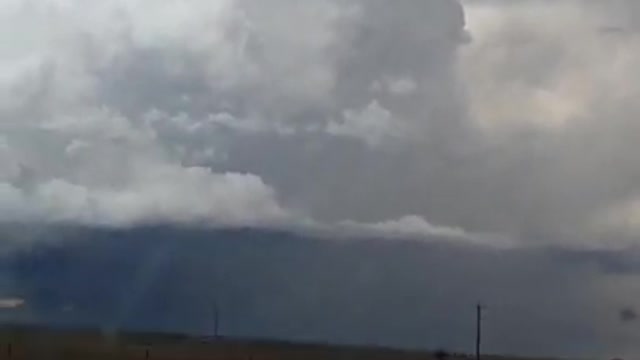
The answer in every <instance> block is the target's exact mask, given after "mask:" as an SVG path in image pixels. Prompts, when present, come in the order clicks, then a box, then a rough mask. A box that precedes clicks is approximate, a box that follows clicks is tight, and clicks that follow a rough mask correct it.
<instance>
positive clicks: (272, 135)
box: [0, 0, 640, 351]
mask: <svg viewBox="0 0 640 360" xmlns="http://www.w3.org/2000/svg"><path fill="white" fill-rule="evenodd" d="M638 4H639V3H638V2H637V1H633V0H606V1H577V0H576V1H570V0H566V1H564V0H558V1H543V0H539V1H537V0H527V1H517V0H513V1H472V0H468V1H463V2H456V1H454V0H428V1H418V0H415V1H410V0H405V1H395V0H394V1H391V0H387V1H384V0H352V1H338V0H314V1H304V2H300V1H297V0H269V1H265V0H215V1H213V0H184V1H173V0H166V1H158V0H136V1H130V0H113V1H106V2H105V1H86V0H46V1H45V0H42V1H24V0H4V1H2V2H1V3H0V220H3V221H5V222H16V221H17V222H26V223H34V224H35V223H37V224H42V223H45V224H47V223H71V224H82V225H89V226H93V225H107V226H114V227H123V226H137V225H142V224H148V223H163V224H180V225H196V224H197V225H210V226H215V227H219V226H253V227H264V226H266V227H273V226H275V227H284V228H294V229H296V230H297V231H298V230H300V229H302V231H303V232H304V231H312V232H314V233H315V232H317V231H320V232H322V233H326V232H328V233H329V234H330V236H334V235H336V236H337V235H340V236H343V235H345V234H346V235H347V236H372V235H378V236H383V237H385V238H388V239H389V240H390V241H399V240H401V238H406V237H411V238H416V237H418V238H423V239H429V238H430V237H433V236H436V237H439V238H440V237H444V238H446V239H449V241H452V242H453V241H455V242H458V243H463V244H464V243H476V244H477V243H480V244H483V246H491V247H505V246H506V247H511V248H513V247H515V248H526V247H536V246H554V247H564V248H572V249H577V250H586V249H599V250H612V249H617V250H620V249H626V248H628V247H635V246H637V241H638V240H637V239H638V235H639V232H640V158H639V157H638V156H637V154H638V151H640V145H639V144H640V142H639V141H638V135H640V121H639V119H638V115H640V102H639V101H638V99H639V98H640V97H639V96H640V81H639V80H640V78H638V77H640V73H639V72H638V71H637V69H638V68H639V66H640V35H639V33H638V30H639V29H640V5H638ZM550 276H552V275H550ZM593 278H594V283H597V284H598V285H597V286H598V289H603V290H601V292H599V294H600V297H601V298H599V299H598V301H599V304H601V305H603V306H604V308H607V309H608V306H609V305H611V307H612V308H613V310H612V314H613V315H612V316H613V319H614V320H615V319H616V316H618V312H619V310H620V309H621V308H622V307H624V306H632V305H633V304H628V302H633V299H634V298H638V296H637V295H640V294H638V292H640V288H637V286H636V287H633V286H627V285H629V284H633V283H635V282H636V281H637V280H640V279H638V277H637V275H635V274H633V273H632V274H625V275H624V276H621V277H617V276H613V278H611V279H608V280H607V281H601V278H600V275H598V274H594V275H593ZM596 279H597V281H596ZM587 282H588V281H587ZM607 311H608V310H607ZM607 321H608V320H607ZM605 322H606V321H605ZM614 323H615V322H614ZM616 324H617V323H616ZM590 325H591V326H596V324H595V323H592V324H590ZM612 326H613V325H612ZM613 327H614V328H615V326H613ZM618 331H619V329H617V328H616V329H615V330H614V329H613V328H612V330H611V334H613V333H615V334H616V335H611V336H618V333H617V332H618ZM620 331H621V330H620ZM605 333H606V332H605ZM603 336H604V335H603ZM624 336H631V335H629V334H627V333H625V335H624ZM633 339H636V338H635V337H633ZM632 350H634V351H635V350H637V348H633V349H632ZM630 351H631V350H630Z"/></svg>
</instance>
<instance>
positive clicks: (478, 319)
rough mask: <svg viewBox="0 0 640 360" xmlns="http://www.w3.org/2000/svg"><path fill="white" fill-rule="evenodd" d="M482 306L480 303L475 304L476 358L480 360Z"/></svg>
mask: <svg viewBox="0 0 640 360" xmlns="http://www.w3.org/2000/svg"><path fill="white" fill-rule="evenodd" d="M482 308H483V306H482V305H481V304H477V305H476V360H480V343H481V341H482Z"/></svg>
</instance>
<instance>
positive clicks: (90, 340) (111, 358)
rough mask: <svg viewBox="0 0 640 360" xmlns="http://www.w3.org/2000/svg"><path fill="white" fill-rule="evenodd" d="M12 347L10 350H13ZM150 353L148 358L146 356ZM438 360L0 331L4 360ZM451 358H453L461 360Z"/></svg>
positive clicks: (347, 350)
mask: <svg viewBox="0 0 640 360" xmlns="http://www.w3.org/2000/svg"><path fill="white" fill-rule="evenodd" d="M9 346H11V349H10V350H9ZM147 354H148V357H147ZM147 358H148V359H152V360H200V359H202V360H204V359H207V360H214V359H221V360H222V359H224V360H324V359H327V360H329V359H331V360H347V359H349V360H350V359H362V360H387V359H389V360H391V359H400V360H427V359H428V360H435V357H434V356H433V354H432V353H427V352H408V351H399V350H389V349H372V348H356V347H344V346H322V345H300V344H288V343H282V342H281V343H278V342H265V341H240V340H225V339H220V340H216V341H211V342H203V341H199V340H198V339H190V338H187V337H177V336H166V335H152V334H149V335H121V336H117V337H112V336H103V335H101V334H99V333H91V332H56V331H43V330H37V331H35V330H25V329H22V330H4V331H0V359H11V360H36V359H37V360H46V359H52V360H54V359H55V360H58V359H59V360H115V359H118V360H134V359H140V360H143V359H147ZM463 358H464V357H463V356H455V357H449V358H448V359H449V360H456V359H458V360H459V359H463Z"/></svg>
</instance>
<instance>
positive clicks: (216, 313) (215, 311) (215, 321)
mask: <svg viewBox="0 0 640 360" xmlns="http://www.w3.org/2000/svg"><path fill="white" fill-rule="evenodd" d="M219 320H220V311H219V309H218V301H217V300H214V301H213V337H214V338H215V339H217V338H218V322H219Z"/></svg>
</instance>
